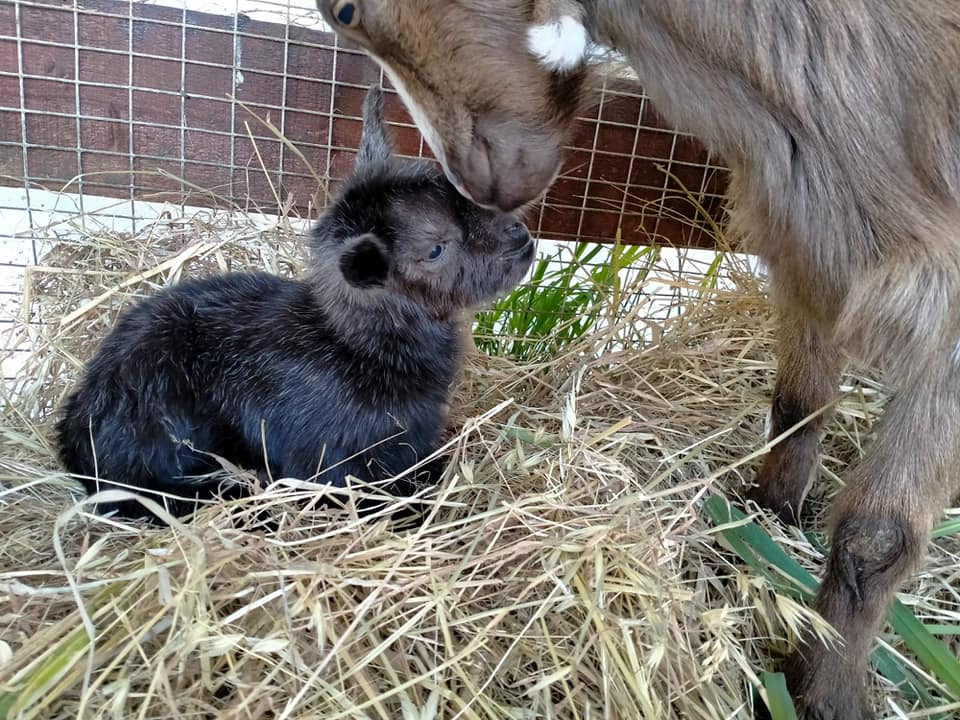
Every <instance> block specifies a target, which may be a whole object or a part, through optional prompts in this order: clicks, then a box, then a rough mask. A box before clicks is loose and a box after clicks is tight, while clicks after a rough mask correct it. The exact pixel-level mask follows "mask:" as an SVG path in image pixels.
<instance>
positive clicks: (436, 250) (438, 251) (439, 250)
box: [427, 243, 444, 260]
mask: <svg viewBox="0 0 960 720" xmlns="http://www.w3.org/2000/svg"><path fill="white" fill-rule="evenodd" d="M443 250H444V247H443V245H442V244H441V243H437V244H436V245H434V246H433V250H431V251H430V254H429V255H428V256H427V257H429V258H430V259H431V260H436V259H437V258H438V257H440V256H441V255H443Z"/></svg>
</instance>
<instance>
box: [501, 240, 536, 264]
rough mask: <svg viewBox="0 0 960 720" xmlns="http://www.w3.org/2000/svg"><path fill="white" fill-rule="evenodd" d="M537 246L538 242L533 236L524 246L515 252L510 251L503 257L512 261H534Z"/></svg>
mask: <svg viewBox="0 0 960 720" xmlns="http://www.w3.org/2000/svg"><path fill="white" fill-rule="evenodd" d="M536 246H537V241H536V240H534V239H533V237H532V236H531V237H530V238H528V239H527V241H526V242H525V243H524V244H523V245H521V246H520V247H518V248H516V249H515V250H510V251H508V252H506V253H504V254H503V256H504V257H505V258H507V260H510V261H516V260H522V261H524V262H528V261H530V260H532V259H533V252H534V249H535V248H536Z"/></svg>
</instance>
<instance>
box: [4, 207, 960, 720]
mask: <svg viewBox="0 0 960 720" xmlns="http://www.w3.org/2000/svg"><path fill="white" fill-rule="evenodd" d="M301 257H302V248H301V246H300V241H299V239H298V236H297V234H296V232H294V230H293V229H292V228H291V227H290V226H289V225H287V224H286V223H284V222H281V223H276V224H264V223H260V224H259V225H258V224H257V222H254V221H252V220H249V219H247V218H244V217H243V216H241V215H223V214H216V213H210V214H197V215H193V216H190V217H185V218H178V219H172V220H169V219H168V220H163V221H160V222H158V223H156V224H155V225H153V226H151V227H149V228H147V229H145V230H144V231H142V232H140V233H138V234H137V235H135V236H130V235H118V234H113V233H109V232H87V233H86V234H85V235H84V236H83V237H82V238H81V242H75V243H70V242H65V243H61V244H59V245H58V246H57V247H56V248H55V249H54V250H53V251H52V252H51V253H50V254H49V255H48V256H47V257H46V258H45V259H44V260H43V267H41V268H39V269H36V270H34V271H31V273H30V274H29V276H28V282H27V285H28V287H27V292H28V297H27V299H26V302H27V304H28V307H29V309H30V312H31V317H30V320H31V324H30V325H29V326H21V328H20V331H21V332H23V333H26V335H27V336H29V338H30V340H31V341H32V343H33V346H34V350H33V351H32V354H31V355H30V358H29V362H28V363H27V365H26V367H25V369H24V371H23V373H22V376H21V377H20V378H18V381H17V382H16V383H15V384H14V387H13V389H12V390H11V391H9V392H10V393H11V394H10V396H9V397H8V399H7V402H6V403H5V407H4V409H3V413H4V415H3V423H2V428H0V527H2V533H0V598H2V603H0V638H2V640H0V710H2V712H0V715H3V714H4V713H8V714H9V715H8V716H10V717H15V716H19V717H62V718H66V717H103V718H238V719H239V718H324V719H325V720H332V719H333V718H383V719H393V718H404V719H405V720H428V719H430V718H477V719H480V718H483V719H487V718H489V719H490V720H502V719H505V718H516V719H518V720H519V719H527V718H530V719H532V718H577V719H580V720H586V719H587V718H668V717H670V718H691V719H693V718H730V717H750V716H751V714H752V712H751V703H752V702H753V700H752V698H751V693H752V691H753V688H754V687H755V686H756V684H757V678H758V675H759V673H760V672H761V671H762V670H764V669H768V668H770V667H771V666H772V659H773V658H776V657H777V656H778V654H779V653H782V652H784V651H785V650H786V649H787V648H788V647H789V642H790V640H791V639H792V638H793V637H795V634H794V633H795V629H796V628H797V627H798V626H799V624H800V623H804V622H811V621H812V622H816V619H815V618H812V617H811V613H809V612H808V611H806V610H805V609H804V608H803V607H802V606H801V605H800V604H798V603H796V602H793V601H791V600H789V599H788V598H786V597H785V596H783V595H781V594H778V593H776V592H775V591H774V590H773V589H772V588H771V587H770V585H769V584H768V583H767V582H766V581H764V580H763V579H762V578H760V577H758V576H757V575H756V574H755V573H753V572H751V571H750V570H748V569H745V567H744V566H743V565H742V563H741V562H739V560H738V558H737V557H736V556H735V555H734V554H732V553H731V552H729V550H728V549H727V548H726V547H725V544H724V543H723V542H722V538H721V537H720V536H719V535H718V533H717V530H716V528H715V527H714V526H713V525H712V524H711V523H710V522H709V521H708V520H707V519H706V518H705V516H704V514H703V512H702V503H703V501H704V499H706V498H707V497H709V496H711V495H714V494H718V493H719V494H729V495H730V496H731V497H735V495H736V493H737V492H739V491H740V489H741V488H742V486H743V483H744V482H746V481H748V480H749V478H750V477H751V473H752V472H753V471H754V469H755V467H756V463H757V461H756V458H757V456H758V451H759V450H760V449H761V445H762V441H761V439H760V438H761V436H762V432H763V423H764V415H765V413H766V407H767V402H768V396H769V390H770V387H771V384H772V379H773V372H774V367H775V365H774V361H773V357H772V328H773V325H772V319H771V317H770V314H769V311H768V307H767V304H766V301H765V298H764V297H763V294H762V292H761V290H760V287H759V285H758V284H757V282H756V280H755V279H754V278H753V277H752V276H750V275H748V274H736V273H734V275H733V278H734V283H733V285H734V287H733V288H732V289H729V290H716V291H709V292H708V291H706V290H704V291H703V292H702V293H700V294H699V295H698V297H696V298H695V299H693V300H689V301H687V305H686V307H685V308H684V310H685V312H684V313H683V314H682V315H680V316H679V318H675V319H673V320H671V321H669V322H668V323H665V324H663V325H662V326H659V327H658V328H657V331H658V335H660V334H661V333H662V336H661V340H660V342H659V343H658V344H656V345H652V344H651V345H648V346H646V347H642V348H637V347H633V348H630V349H627V350H623V349H617V343H616V342H613V340H615V338H616V336H617V333H619V332H621V331H623V330H624V328H626V327H627V326H629V325H631V324H632V325H636V324H638V323H641V322H642V321H643V320H644V318H642V317H640V316H639V315H638V313H639V310H635V311H632V312H631V313H627V314H626V316H623V317H620V318H619V319H618V320H617V321H616V323H615V325H614V326H613V327H608V328H606V329H604V330H602V331H599V332H598V333H595V334H593V335H591V336H588V337H585V338H583V339H582V341H580V342H579V343H578V344H575V345H572V346H569V347H568V349H567V351H566V352H565V353H563V354H562V355H561V356H559V357H556V358H552V359H551V360H550V361H549V362H544V363H542V364H527V365H518V364H516V363H513V362H512V361H510V360H509V359H505V358H496V357H487V356H482V355H480V354H479V353H475V354H473V355H471V356H470V358H469V362H468V364H467V367H466V369H465V371H464V374H463V378H462V381H461V382H460V384H459V386H458V388H457V391H456V400H455V403H454V407H453V409H452V416H451V430H450V433H449V440H448V444H447V446H446V451H447V452H448V453H449V454H450V457H451V462H450V468H449V471H448V474H447V477H446V480H445V482H444V483H443V484H442V486H441V487H440V488H439V490H438V491H437V493H436V494H435V495H433V496H431V499H430V500H429V507H430V514H429V517H428V518H427V520H426V521H425V522H424V523H423V524H422V525H418V526H416V527H414V528H398V527H395V526H394V525H392V524H391V522H390V521H389V520H388V519H386V518H383V519H377V518H374V519H373V520H370V521H366V522H361V521H359V520H357V519H356V517H354V516H353V515H352V513H351V512H350V511H349V509H348V510H346V511H343V512H338V513H333V512H332V511H330V510H321V509H317V508H316V507H315V506H314V505H313V504H311V503H310V502H309V501H310V499H311V498H315V497H316V495H317V493H318V489H317V488H316V486H306V485H304V484H297V483H294V482H279V483H278V484H276V485H275V486H272V487H269V488H266V489H265V490H264V491H263V492H261V493H260V494H258V495H257V496H256V497H254V498H252V499H248V500H244V501H238V502H234V503H231V504H228V505H225V504H213V505H211V506H209V507H206V508H204V509H202V510H201V511H200V513H199V515H198V517H197V518H195V519H194V520H193V521H191V522H188V523H185V524H177V525H176V526H174V527H173V528H172V529H158V528H145V527H143V526H138V525H135V524H123V523H119V522H115V521H110V520H105V519H102V518H100V519H98V518H96V517H94V516H92V515H90V514H89V512H88V508H86V507H84V506H82V505H81V506H78V505H76V500H77V499H78V498H79V497H80V495H79V493H78V492H77V489H76V486H75V485H73V484H72V483H71V482H70V481H69V480H68V479H67V478H66V477H65V476H64V475H63V474H62V473H61V472H59V470H58V467H57V463H56V460H55V457H54V455H53V452H52V448H51V445H50V437H51V435H50V427H51V423H50V420H51V413H53V412H54V411H55V409H56V407H57V405H58V403H59V402H61V400H62V398H63V396H64V393H65V391H66V390H67V389H68V388H69V387H70V385H71V383H72V382H74V381H75V380H76V378H77V377H78V375H79V373H80V371H81V368H82V363H83V361H84V360H85V359H87V358H88V357H90V355H91V354H92V352H93V351H94V349H95V348H96V346H97V343H98V342H99V340H100V339H101V338H102V337H103V336H104V334H105V333H106V332H107V330H108V329H109V327H110V326H111V325H112V323H113V322H114V321H115V319H116V317H117V314H118V313H119V312H120V310H121V309H122V308H123V307H124V306H125V305H126V304H127V303H128V302H129V301H130V300H131V299H133V298H134V297H136V296H137V294H138V293H144V292H149V291H150V290H151V288H155V287H156V286H158V285H160V284H163V283H169V282H172V281H175V280H177V279H179V278H181V277H185V276H188V275H197V274H203V273H209V272H219V271H224V270H228V269H243V268H261V269H268V270H271V271H274V272H279V273H290V272H294V271H296V269H297V268H298V267H300V265H301V260H300V258H301ZM642 290H643V287H634V288H625V289H624V293H623V294H624V295H628V294H630V292H633V291H642ZM637 307H640V306H637ZM847 382H848V383H849V384H850V385H851V388H852V389H850V390H849V392H847V393H846V394H845V395H844V397H843V398H842V399H841V400H840V402H839V404H838V412H837V417H836V419H835V420H834V421H833V422H832V424H831V431H830V433H829V435H828V437H827V440H826V446H825V456H824V472H823V473H822V474H823V475H824V476H826V477H825V480H824V481H823V482H821V483H820V486H819V487H820V488H821V489H822V491H823V492H825V493H827V494H829V493H832V492H833V491H835V489H836V488H837V486H838V485H837V481H838V475H839V474H840V473H841V472H842V471H843V468H844V467H845V465H846V463H847V462H849V461H850V460H852V459H854V458H856V457H857V455H858V454H859V453H860V445H861V443H862V442H863V440H864V439H865V436H866V435H867V434H868V433H869V428H870V424H871V422H872V421H873V419H874V418H875V416H876V413H877V412H878V410H879V408H880V406H881V404H882V397H883V396H882V392H880V391H879V389H878V388H877V386H876V384H875V383H873V382H872V381H870V380H869V379H868V378H864V377H852V376H851V377H849V378H847ZM264 512H266V513H268V514H269V515H270V517H271V518H272V519H273V520H274V521H275V522H276V523H277V528H276V530H275V531H273V532H265V531H263V530H262V529H261V528H259V527H258V526H257V524H256V518H258V517H262V515H263V513H264ZM758 522H761V523H762V524H763V526H764V527H765V529H766V530H767V531H768V532H770V533H771V534H772V535H773V537H774V538H775V539H776V540H777V542H778V543H779V544H780V545H781V546H782V547H784V548H786V549H787V551H788V552H789V553H790V554H791V555H793V556H794V557H795V558H796V559H798V560H799V561H800V562H801V563H802V564H804V565H805V566H806V567H807V568H808V569H810V570H811V571H813V572H815V573H816V574H818V573H819V563H820V561H821V559H822V558H821V556H820V554H819V553H818V552H817V551H816V550H815V549H814V547H813V546H811V544H810V543H809V542H808V541H807V539H806V538H805V537H804V536H803V535H802V534H801V533H800V532H799V531H796V530H790V529H785V528H783V527H780V526H778V525H776V524H775V523H773V522H769V521H767V520H766V519H765V518H763V517H762V516H759V517H758ZM955 549H956V545H955V544H951V543H950V542H941V543H939V544H938V545H936V546H934V547H932V548H931V560H930V563H929V565H928V566H927V568H926V570H925V571H924V572H923V573H922V574H921V575H920V576H919V577H918V578H917V580H916V581H915V582H914V583H913V585H912V586H911V587H910V588H908V590H909V591H910V593H911V594H907V595H904V598H905V599H909V602H910V603H911V604H913V605H914V609H915V611H916V612H918V614H920V613H922V614H923V615H924V616H925V617H928V618H939V621H940V622H953V621H954V619H955V614H956V613H955V611H954V610H951V608H953V607H955V605H954V604H953V603H954V601H955V597H954V592H953V590H951V584H952V583H953V580H954V576H955V574H956V569H955V568H956V562H955V558H954V556H953V554H952V552H953V551H954V550H955ZM823 632H827V631H826V629H823ZM888 639H890V638H888ZM892 641H893V642H895V641H894V640H892ZM884 691H885V692H888V691H889V689H888V688H884ZM890 697H891V698H893V701H895V700H896V697H897V696H896V694H893V695H891V696H890ZM18 713H22V714H19V715H18Z"/></svg>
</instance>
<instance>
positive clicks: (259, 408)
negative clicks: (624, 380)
mask: <svg viewBox="0 0 960 720" xmlns="http://www.w3.org/2000/svg"><path fill="white" fill-rule="evenodd" d="M310 244H311V251H312V252H311V261H310V267H309V270H308V272H307V273H306V275H305V277H304V278H303V279H300V280H289V279H283V278H279V277H276V276H273V275H268V274H264V273H253V272H249V273H232V274H226V275H221V276H216V277H210V278H206V279H202V280H193V281H188V282H183V283H180V284H178V285H175V286H172V287H170V288H167V289H164V290H162V291H161V292H159V293H157V294H156V295H154V296H152V297H150V298H148V299H146V300H143V301H142V302H139V303H138V304H137V305H136V306H134V307H133V308H132V309H131V310H130V311H128V312H127V313H126V314H125V315H124V316H122V317H121V319H120V320H119V322H118V323H117V325H116V327H115V328H114V329H113V331H112V332H111V333H110V334H109V336H108V337H107V338H106V340H105V341H104V342H103V344H102V346H101V347H100V349H99V351H98V352H97V354H96V356H95V357H94V358H93V359H92V360H91V362H90V363H89V365H88V367H87V371H86V376H85V378H84V379H83V381H82V382H81V384H80V385H79V387H78V388H77V389H76V390H75V391H74V392H73V394H72V395H71V396H70V398H69V400H68V401H67V404H66V408H65V412H64V415H63V417H62V419H61V420H60V421H59V423H58V425H57V435H58V443H59V449H60V456H61V459H62V461H63V464H64V465H65V466H66V468H67V470H68V471H69V472H70V473H73V474H74V475H76V476H77V477H78V478H79V479H80V480H81V482H82V483H83V484H84V485H85V487H86V489H87V491H88V492H91V493H93V492H95V491H98V490H103V489H109V488H116V487H125V488H127V489H133V490H134V491H135V492H141V493H142V492H146V493H151V492H152V493H157V494H158V495H157V496H155V497H163V499H164V501H165V502H167V506H168V508H169V509H170V510H171V511H172V512H173V513H174V514H182V513H184V512H186V511H187V510H189V508H190V506H191V505H192V503H193V502H194V500H195V499H196V498H211V497H214V496H215V495H216V494H217V493H218V492H219V491H220V489H221V488H220V484H221V479H220V478H219V477H218V472H217V471H218V470H220V469H222V463H221V462H220V460H219V458H223V459H225V460H228V461H229V462H231V463H233V464H235V465H238V466H241V467H244V468H249V469H253V470H257V471H258V472H260V473H261V475H264V474H266V475H267V476H268V477H272V478H279V477H294V478H299V479H303V480H316V481H318V482H322V483H327V484H330V485H332V486H337V487H340V486H343V485H344V484H345V481H346V477H347V475H351V476H354V477H356V478H358V479H359V480H361V481H364V482H370V483H381V484H386V485H387V488H386V489H387V490H388V491H389V492H392V493H395V494H401V495H402V494H407V493H409V492H410V491H411V488H412V485H411V483H409V482H397V483H394V484H392V485H391V484H390V480H391V478H394V477H395V476H396V475H397V474H399V473H402V472H403V471H405V470H407V469H409V468H410V467H411V466H412V465H414V464H416V463H418V462H420V461H422V460H423V459H424V458H426V457H427V456H429V455H430V454H431V453H433V452H434V451H435V450H436V448H437V446H438V444H439V441H440V435H441V432H442V429H443V424H444V422H445V419H446V417H445V414H446V413H445V408H446V406H447V402H448V399H449V394H450V387H451V383H452V382H453V380H454V378H455V375H456V373H457V371H458V369H459V364H460V362H461V356H462V345H463V338H462V337H461V334H462V332H463V329H464V323H463V319H464V317H465V315H466V313H467V312H469V311H470V310H471V309H473V308H475V307H476V306H477V305H479V304H482V303H484V302H487V301H489V300H491V299H493V298H494V297H495V296H496V295H497V294H499V293H501V292H504V291H506V290H508V289H510V288H512V287H513V286H514V285H516V284H517V283H518V282H519V281H520V280H521V278H522V277H523V275H524V274H525V272H526V271H527V269H528V268H529V265H530V262H531V260H532V258H533V254H534V243H533V241H532V239H531V237H530V234H529V232H528V231H527V228H526V227H525V226H524V225H523V223H521V222H520V221H519V220H518V218H517V217H516V216H515V215H513V214H507V213H501V212H496V211H491V210H485V209H482V208H479V207H478V206H476V205H474V204H472V203H471V202H470V201H468V200H466V199H464V198H463V196H461V195H460V194H459V193H458V192H457V191H456V190H455V189H454V188H453V186H451V185H450V183H449V182H448V181H447V180H446V179H445V177H444V175H443V173H442V172H441V171H440V169H439V168H437V167H436V165H435V164H433V163H429V162H426V161H404V160H400V159H398V158H396V157H394V156H393V154H392V148H391V143H390V141H389V139H388V137H387V134H386V129H385V127H384V122H383V96H382V93H381V91H380V90H379V88H373V89H371V90H370V92H369V93H368V95H367V98H366V100H365V102H364V126H363V132H362V139H361V147H360V152H359V155H358V158H357V165H356V169H355V171H354V173H353V176H352V177H351V178H350V179H349V180H348V181H347V182H346V185H345V187H344V188H343V190H342V192H340V194H339V195H338V198H337V200H336V201H335V202H334V203H333V205H332V206H331V207H330V208H329V209H328V211H327V212H326V213H325V214H324V215H323V217H322V218H321V219H320V220H319V222H318V223H317V225H316V226H315V228H314V229H313V232H312V238H311V243H310ZM422 470H423V472H421V476H420V477H418V478H417V481H418V482H420V481H422V480H423V477H422V476H423V475H429V479H430V481H434V482H435V481H436V480H437V479H438V478H439V474H440V472H441V471H442V464H441V463H437V462H434V463H432V464H428V465H425V466H424V467H423V468H422ZM235 491H236V486H234V492H235ZM169 496H177V497H180V498H184V499H183V500H171V499H170V497H169ZM98 510H99V511H100V512H109V511H112V510H116V511H118V513H119V515H121V516H126V517H131V516H133V517H135V516H147V517H149V516H150V513H148V512H146V511H145V510H144V508H143V506H142V505H141V503H139V502H138V501H136V500H125V501H120V502H112V503H103V504H102V505H101V506H100V507H99V508H98Z"/></svg>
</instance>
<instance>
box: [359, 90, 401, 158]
mask: <svg viewBox="0 0 960 720" xmlns="http://www.w3.org/2000/svg"><path fill="white" fill-rule="evenodd" d="M392 154H393V145H392V144H391V142H390V138H389V136H388V135H387V128H386V125H385V124H384V122H383V90H381V89H380V86H379V85H372V86H371V87H370V89H369V90H368V91H367V96H366V97H365V98H364V99H363V130H362V131H361V132H360V153H359V154H358V155H357V167H360V166H361V165H367V164H369V163H374V162H383V161H384V160H389V159H390V156H391V155H392Z"/></svg>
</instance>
